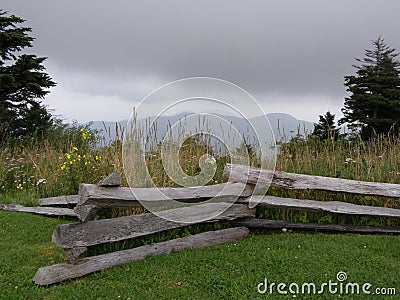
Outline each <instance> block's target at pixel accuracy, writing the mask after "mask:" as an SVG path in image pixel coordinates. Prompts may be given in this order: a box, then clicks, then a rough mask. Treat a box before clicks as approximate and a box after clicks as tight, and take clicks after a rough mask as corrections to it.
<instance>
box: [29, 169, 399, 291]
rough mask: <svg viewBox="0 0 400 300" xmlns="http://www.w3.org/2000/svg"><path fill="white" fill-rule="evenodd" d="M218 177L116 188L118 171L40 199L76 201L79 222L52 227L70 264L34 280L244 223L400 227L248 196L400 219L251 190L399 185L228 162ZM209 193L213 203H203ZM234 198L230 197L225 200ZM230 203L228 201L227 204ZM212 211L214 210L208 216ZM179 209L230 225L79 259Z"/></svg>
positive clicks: (224, 238)
mask: <svg viewBox="0 0 400 300" xmlns="http://www.w3.org/2000/svg"><path fill="white" fill-rule="evenodd" d="M223 177H224V178H225V179H226V180H227V181H228V182H227V183H223V184H218V185H212V186H201V187H190V188H160V189H156V188H146V189H144V188H136V189H130V188H123V187H119V186H118V185H119V184H120V177H119V174H115V173H113V174H112V175H111V176H110V178H106V179H105V180H104V181H102V183H100V184H99V185H93V184H81V185H80V189H79V195H78V196H64V198H60V197H58V198H54V199H51V198H49V199H47V200H43V201H40V202H39V203H41V204H42V205H52V206H59V205H62V206H65V205H67V206H68V205H76V207H75V208H74V212H75V214H76V216H77V217H78V218H79V219H80V221H81V223H72V224H64V225H59V226H57V228H56V229H55V231H54V233H53V238H52V241H53V242H54V243H55V244H56V245H57V246H59V247H61V248H63V249H64V250H65V253H66V255H67V257H68V263H62V264H57V265H53V266H48V267H43V268H40V269H39V270H38V271H37V273H36V275H35V277H34V282H35V283H36V284H39V285H48V284H52V283H56V282H60V281H62V280H66V279H69V278H76V277H79V276H84V275H86V274H89V273H92V272H95V271H99V270H102V269H105V268H110V267H112V266H114V265H117V264H121V263H127V262H131V261H135V260H138V259H143V258H145V257H147V256H151V255H158V254H162V253H169V252H170V251H172V250H173V249H175V250H179V249H183V248H186V247H204V246H209V245H215V244H221V243H225V242H228V241H233V240H236V239H239V238H242V237H244V236H246V235H247V234H248V230H247V229H246V228H244V227H243V226H245V227H247V228H264V229H273V230H281V229H285V230H308V231H322V232H355V233H378V234H379V233H384V234H400V229H399V228H398V227H371V226H353V225H337V224H303V223H293V222H286V221H279V220H264V219H257V218H255V209H250V208H249V206H248V203H249V202H250V201H252V202H253V203H254V201H256V202H257V203H258V205H260V206H264V207H267V208H286V209H296V210H310V211H324V212H329V213H338V214H346V215H363V216H375V217H376V216H378V217H388V218H400V210H398V209H393V208H387V207H374V206H362V205H355V204H350V203H344V202H338V201H330V202H328V201H327V202H324V201H315V200H299V199H291V198H278V197H272V196H265V195H257V191H255V184H256V183H258V184H259V186H261V189H262V187H263V185H264V186H265V185H268V184H271V185H274V186H278V187H282V188H287V189H302V190H304V189H313V190H324V191H331V192H342V193H351V194H364V195H374V196H384V197H393V198H400V185H398V184H387V183H374V182H362V181H355V180H345V179H338V178H327V177H321V176H310V175H303V174H292V173H285V172H271V171H268V170H260V169H255V168H250V167H247V166H241V165H231V164H228V165H226V167H225V169H224V173H223ZM210 198H214V199H218V201H217V202H204V201H205V200H208V199H210ZM232 199H233V200H235V203H231V202H230V201H232ZM175 200H176V201H179V202H182V203H191V204H192V205H191V206H187V207H179V208H173V209H168V210H163V211H159V212H158V213H157V216H156V215H155V214H152V213H143V214H138V215H132V216H125V217H119V218H112V219H99V220H96V215H97V214H98V212H99V211H100V210H102V209H105V208H111V207H141V205H142V204H143V203H149V204H152V205H153V206H154V205H156V206H159V207H164V206H167V207H169V205H170V204H171V202H172V201H175ZM224 201H228V202H230V204H229V206H230V208H229V209H227V210H226V207H227V204H226V203H225V202H224ZM210 214H212V215H215V216H214V217H212V218H209V217H207V216H209V215H210ZM182 216H185V220H189V222H190V223H191V224H193V223H194V224H196V223H204V222H216V221H229V222H231V224H232V225H233V226H239V227H234V228H230V229H229V230H228V229H226V230H222V231H213V232H206V233H201V234H198V235H194V236H191V237H185V238H180V239H176V240H171V241H167V242H163V243H157V244H155V245H146V246H142V247H138V248H134V249H129V250H123V251H118V252H114V253H109V254H102V255H98V256H94V257H85V258H79V257H80V256H81V255H82V254H83V253H85V252H86V251H87V249H88V247H92V246H96V245H101V244H105V243H110V242H119V241H125V240H130V239H133V238H137V237H143V236H147V235H150V234H154V233H159V232H164V231H167V230H171V229H177V228H182V227H185V226H187V225H188V224H189V223H188V222H177V221H171V220H177V219H178V220H179V217H182Z"/></svg>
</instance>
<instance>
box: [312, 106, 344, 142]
mask: <svg viewBox="0 0 400 300" xmlns="http://www.w3.org/2000/svg"><path fill="white" fill-rule="evenodd" d="M339 130H340V129H339V128H336V125H335V115H334V114H332V113H331V112H330V111H327V112H326V113H325V115H319V121H318V123H314V131H313V133H312V135H313V136H316V137H318V138H320V139H321V140H328V139H332V140H337V139H338V138H339Z"/></svg>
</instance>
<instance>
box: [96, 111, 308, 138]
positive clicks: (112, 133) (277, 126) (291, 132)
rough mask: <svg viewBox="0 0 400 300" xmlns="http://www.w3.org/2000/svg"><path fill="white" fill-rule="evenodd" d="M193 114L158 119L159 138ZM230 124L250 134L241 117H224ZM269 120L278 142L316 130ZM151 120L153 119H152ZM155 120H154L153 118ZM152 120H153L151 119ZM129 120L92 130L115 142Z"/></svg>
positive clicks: (281, 117) (288, 119) (275, 116)
mask: <svg viewBox="0 0 400 300" xmlns="http://www.w3.org/2000/svg"><path fill="white" fill-rule="evenodd" d="M192 114H193V113H182V114H179V115H175V116H161V117H159V118H158V119H157V122H156V123H157V128H158V129H157V136H158V137H162V136H164V134H165V131H166V128H167V127H168V124H174V123H175V122H177V121H179V120H180V119H182V118H184V117H185V116H186V115H192ZM219 116H220V117H222V118H224V119H225V120H227V121H228V122H230V123H232V125H233V126H234V127H235V128H236V129H237V130H238V131H239V132H240V133H242V134H246V132H248V122H247V121H246V120H245V119H243V118H239V117H235V116H223V115H219ZM261 118H263V117H262V116H260V117H256V118H252V119H250V122H251V123H253V124H256V123H257V122H259V121H261ZM267 118H268V120H269V122H270V124H271V128H272V130H273V132H274V136H275V139H276V140H277V141H282V142H285V141H289V140H290V139H291V138H293V137H294V136H296V135H298V134H300V135H302V136H306V135H307V134H309V133H311V132H312V131H313V129H314V123H312V122H309V121H304V120H298V119H296V118H295V117H293V116H291V115H289V114H286V113H269V114H267ZM150 119H151V118H150ZM153 119H154V118H153ZM151 120H152V119H151ZM127 122H128V120H122V121H118V122H111V121H106V122H103V121H93V122H92V124H91V128H92V129H96V130H99V131H100V134H101V135H103V136H104V138H105V140H106V141H109V140H113V139H115V137H116V130H115V127H116V124H118V126H119V134H121V132H122V129H123V130H124V129H125V127H126V125H127ZM137 122H138V124H142V125H143V124H145V120H138V121H137Z"/></svg>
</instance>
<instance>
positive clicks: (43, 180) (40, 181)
mask: <svg viewBox="0 0 400 300" xmlns="http://www.w3.org/2000/svg"><path fill="white" fill-rule="evenodd" d="M39 184H46V179H44V178H41V179H39V180H38V181H37V182H36V185H39Z"/></svg>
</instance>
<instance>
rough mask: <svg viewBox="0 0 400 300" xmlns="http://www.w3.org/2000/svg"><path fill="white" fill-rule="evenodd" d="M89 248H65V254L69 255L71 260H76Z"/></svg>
mask: <svg viewBox="0 0 400 300" xmlns="http://www.w3.org/2000/svg"><path fill="white" fill-rule="evenodd" d="M87 250H88V248H87V247H76V248H71V249H65V254H66V255H67V258H68V261H69V262H74V261H76V260H77V259H78V257H79V256H81V255H82V254H83V253H85V252H86V251H87Z"/></svg>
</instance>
